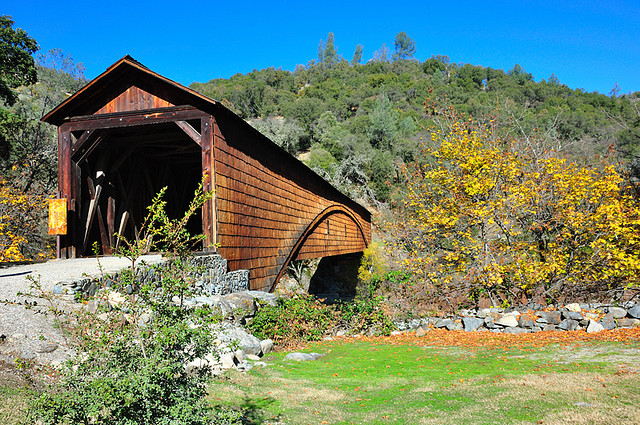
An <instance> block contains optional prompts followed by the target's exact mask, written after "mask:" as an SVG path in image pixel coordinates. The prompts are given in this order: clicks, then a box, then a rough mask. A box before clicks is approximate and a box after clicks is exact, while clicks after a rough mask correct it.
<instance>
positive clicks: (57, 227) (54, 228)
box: [49, 199, 67, 235]
mask: <svg viewBox="0 0 640 425" xmlns="http://www.w3.org/2000/svg"><path fill="white" fill-rule="evenodd" d="M49 234H50V235H66V234H67V200H66V199H49Z"/></svg>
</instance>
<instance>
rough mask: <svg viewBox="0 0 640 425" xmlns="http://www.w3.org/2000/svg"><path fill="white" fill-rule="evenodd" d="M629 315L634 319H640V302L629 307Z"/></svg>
mask: <svg viewBox="0 0 640 425" xmlns="http://www.w3.org/2000/svg"><path fill="white" fill-rule="evenodd" d="M629 316H631V317H633V318H634V319H640V304H636V305H634V306H633V307H631V308H630V309H629Z"/></svg>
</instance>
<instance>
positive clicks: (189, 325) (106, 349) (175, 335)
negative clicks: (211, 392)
mask: <svg viewBox="0 0 640 425" xmlns="http://www.w3.org/2000/svg"><path fill="white" fill-rule="evenodd" d="M162 193H163V192H161V193H160V194H159V195H158V196H157V197H156V198H155V199H154V202H153V205H152V206H151V207H150V208H149V211H150V215H149V218H148V219H147V221H146V222H145V228H146V230H147V231H148V232H149V233H150V234H153V235H154V236H156V237H155V240H156V241H160V242H161V243H162V244H163V246H164V247H170V248H171V251H170V252H165V255H168V256H170V257H171V261H170V262H169V263H168V265H164V266H163V267H158V268H157V269H156V276H158V281H157V283H155V284H153V285H151V284H143V283H141V281H140V279H139V277H138V270H137V269H136V267H135V265H134V264H135V260H136V259H137V258H138V257H139V256H140V254H141V253H143V251H144V249H149V248H150V247H149V246H148V244H147V242H146V240H147V238H146V237H143V238H141V241H140V242H139V243H136V242H131V243H129V242H127V243H125V247H126V249H125V252H124V255H125V256H126V257H127V258H130V259H131V260H132V266H131V268H130V269H128V270H127V271H126V272H124V273H121V274H120V276H119V280H118V281H117V282H115V284H114V285H113V286H112V287H111V288H110V289H109V290H108V291H106V290H104V291H102V302H101V305H102V306H103V307H102V310H99V311H97V312H96V313H95V314H91V313H88V312H83V313H79V314H78V315H77V316H76V317H75V318H72V319H73V320H72V323H75V326H73V330H74V336H75V345H76V346H75V348H76V350H77V352H78V355H77V356H76V357H75V358H74V359H72V360H71V361H69V362H68V364H67V365H66V366H65V367H64V369H63V370H62V371H61V376H60V378H59V380H57V381H56V382H55V383H54V384H53V385H52V386H51V387H50V388H48V390H47V391H46V392H44V393H42V394H41V395H40V397H37V398H35V400H34V401H33V403H32V405H31V409H30V411H29V419H30V420H31V421H32V423H36V422H38V423H42V424H122V425H129V424H131V425H133V424H158V425H161V424H162V425H164V424H167V425H168V424H193V425H196V424H215V423H218V424H240V423H241V422H240V414H239V413H238V412H236V411H232V410H228V409H227V410H219V409H218V410H216V409H215V408H214V407H213V406H211V405H210V404H209V403H208V402H207V401H206V396H207V390H206V386H205V384H206V382H207V379H208V372H209V370H208V368H207V367H202V368H198V369H195V370H190V371H187V369H186V367H185V366H186V364H187V363H189V362H191V361H193V360H195V359H196V358H203V357H204V356H205V355H206V354H208V353H210V352H211V351H212V343H213V341H212V339H213V338H212V335H211V333H210V330H209V325H210V324H211V321H212V319H211V318H212V317H213V316H214V315H213V314H211V313H212V312H211V310H210V308H209V307H206V306H205V307H191V306H187V305H185V304H184V303H183V302H182V300H183V299H184V298H185V297H186V296H188V295H189V291H190V288H191V285H190V282H189V278H188V275H189V267H188V266H187V264H188V262H187V261H186V258H185V253H186V252H188V251H187V250H186V248H185V246H186V244H189V243H191V242H193V241H194V240H196V239H197V238H193V237H191V236H190V235H188V234H187V233H186V232H184V231H183V230H182V226H183V225H184V223H186V222H187V219H186V218H184V219H182V220H180V221H178V220H169V219H168V218H167V216H166V214H164V203H163V202H162V200H161V195H162ZM205 199H206V197H205V196H204V195H202V190H201V188H200V189H199V191H198V192H196V199H195V200H194V203H193V204H192V208H190V209H189V211H187V214H192V213H193V212H194V211H195V210H196V209H197V208H198V206H199V205H201V204H202V202H203V201H204V200H205ZM167 237H171V238H172V239H171V241H170V243H168V240H167ZM98 299H99V298H98ZM108 300H110V301H111V304H109V303H108Z"/></svg>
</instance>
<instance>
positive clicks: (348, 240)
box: [269, 204, 367, 292]
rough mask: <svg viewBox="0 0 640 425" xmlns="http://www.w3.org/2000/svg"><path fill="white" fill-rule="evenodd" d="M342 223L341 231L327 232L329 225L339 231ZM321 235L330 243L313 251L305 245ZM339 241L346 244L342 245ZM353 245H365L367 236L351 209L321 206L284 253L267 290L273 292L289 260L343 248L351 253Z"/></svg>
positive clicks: (342, 249) (329, 229)
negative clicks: (323, 207)
mask: <svg viewBox="0 0 640 425" xmlns="http://www.w3.org/2000/svg"><path fill="white" fill-rule="evenodd" d="M338 217H340V218H341V219H342V220H340V219H338V220H333V223H332V222H331V218H338ZM342 225H344V234H343V235H340V236H338V235H336V234H333V235H332V234H331V229H332V228H333V229H334V232H336V231H337V232H340V230H341V229H340V228H339V227H340V226H342ZM325 228H326V231H325ZM325 232H326V233H325ZM325 235H326V236H327V237H326V238H324V239H325V240H326V241H327V242H328V245H330V246H329V247H327V246H326V245H325V246H324V247H323V248H322V250H321V251H316V250H314V248H313V247H309V246H308V245H310V243H311V242H313V241H314V239H315V242H316V243H317V242H318V240H321V239H322V237H323V236H325ZM343 244H346V245H348V246H343ZM356 246H358V247H361V249H360V250H364V249H365V248H366V247H367V236H366V233H365V229H364V228H363V227H362V224H361V223H360V220H358V218H357V217H356V216H355V215H354V214H353V212H351V211H350V210H349V209H348V208H346V207H344V206H343V205H339V204H334V205H331V206H329V207H327V208H325V209H324V210H323V211H322V212H321V213H320V214H318V215H317V216H316V217H315V218H314V219H313V220H312V221H311V222H310V223H309V224H308V225H307V227H306V228H305V229H304V230H303V231H302V232H301V233H300V235H299V237H298V238H297V241H296V243H295V244H294V245H293V247H292V248H291V249H290V251H289V253H288V254H287V256H286V259H285V261H284V263H283V264H282V266H281V268H280V270H279V271H278V274H277V275H276V277H275V279H274V281H273V284H272V285H271V288H270V290H269V291H270V292H273V291H274V290H275V288H276V286H277V285H278V282H279V281H280V278H281V277H282V275H283V274H284V272H285V271H286V270H287V267H289V264H291V262H292V261H293V260H296V259H298V260H301V259H311V258H319V257H324V256H328V255H340V254H342V253H343V252H342V251H344V253H352V252H354V247H356ZM305 247H307V249H305ZM332 248H333V249H332ZM357 249H358V248H357V247H356V248H355V250H357ZM316 252H318V253H320V252H322V255H316V254H315V253H316ZM328 252H333V254H327V253H328Z"/></svg>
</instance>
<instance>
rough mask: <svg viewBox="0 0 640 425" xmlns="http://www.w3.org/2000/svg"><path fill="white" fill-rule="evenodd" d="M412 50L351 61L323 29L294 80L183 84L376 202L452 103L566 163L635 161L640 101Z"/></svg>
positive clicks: (400, 43) (291, 75) (270, 73)
mask: <svg viewBox="0 0 640 425" xmlns="http://www.w3.org/2000/svg"><path fill="white" fill-rule="evenodd" d="M415 51H416V46H415V43H414V42H413V41H412V40H411V39H410V38H409V37H408V36H407V35H406V34H405V33H400V34H398V35H397V36H396V40H395V43H394V48H393V49H388V48H387V47H386V46H383V47H382V48H381V49H379V50H378V51H377V52H375V54H374V57H373V58H372V59H370V60H364V59H363V58H362V46H358V48H356V51H355V52H354V54H353V57H352V59H351V60H350V61H348V60H347V59H345V58H344V57H343V56H342V55H341V54H340V53H339V52H338V51H337V50H336V47H335V41H334V37H333V34H331V33H329V35H328V37H327V40H326V42H323V41H321V42H320V45H319V48H318V58H317V59H316V60H312V61H310V62H309V63H308V64H307V65H298V66H297V67H296V69H295V70H294V71H293V72H290V71H286V70H282V69H275V68H267V69H262V70H254V71H253V72H250V73H248V74H246V75H244V74H237V75H234V76H232V77H231V78H229V79H214V80H211V81H209V82H206V83H193V84H192V85H191V88H193V89H195V90H197V91H199V92H201V93H203V94H205V95H206V96H209V97H211V98H213V99H216V100H218V101H221V102H223V103H224V104H225V105H226V106H228V107H229V108H231V109H232V110H233V111H235V112H236V113H237V114H239V115H240V116H242V117H243V118H245V119H247V120H248V121H249V122H250V123H251V124H252V125H253V126H255V127H256V128H257V129H259V130H260V131H262V132H263V133H265V134H267V135H268V136H270V137H271V138H272V139H273V140H274V141H276V142H277V143H278V144H280V145H281V146H283V147H284V148H285V149H286V150H288V151H289V152H291V153H297V154H298V155H300V157H301V158H302V159H303V160H304V161H305V162H306V163H307V164H308V165H309V166H310V167H312V168H314V169H315V170H316V171H318V172H319V173H320V174H322V175H324V176H325V177H326V178H327V179H329V180H330V181H332V182H333V183H334V184H335V185H336V186H338V187H339V188H340V189H342V190H344V191H346V192H348V193H349V194H351V195H353V196H359V197H361V198H362V199H364V200H366V201H367V202H372V203H376V202H379V201H381V202H384V201H388V200H389V197H390V193H391V187H392V185H393V184H398V183H401V179H400V177H399V174H398V172H397V171H398V169H399V165H400V164H402V163H407V162H411V161H412V160H413V159H414V158H415V155H416V152H417V150H418V145H419V141H420V139H421V138H422V137H424V136H425V134H426V133H427V132H426V128H427V127H428V126H429V125H431V124H433V123H434V121H433V117H434V116H437V114H438V113H439V112H440V109H442V108H446V107H449V106H451V107H453V108H455V109H457V110H458V111H460V112H462V113H465V114H467V115H469V116H473V117H475V118H481V117H487V118H488V119H491V120H492V121H493V122H494V123H497V125H498V126H499V128H500V131H501V132H502V134H503V135H504V136H505V137H508V136H511V137H521V136H523V135H527V136H529V135H535V136H536V138H537V140H538V142H544V144H545V146H546V147H548V148H552V149H556V150H558V151H560V152H561V153H562V154H564V155H568V156H570V157H574V158H582V159H586V160H587V161H588V160H589V159H590V158H593V157H594V155H598V154H604V153H606V152H607V151H608V150H609V149H610V148H613V149H614V150H615V152H616V154H617V155H618V157H619V159H620V160H622V161H624V162H625V163H626V164H627V165H631V164H633V163H634V161H635V160H637V158H638V155H640V150H639V147H640V137H639V136H640V133H639V131H638V123H639V120H640V114H639V113H638V100H639V99H640V93H633V94H624V95H621V94H620V93H617V91H616V89H613V90H612V91H611V93H610V94H609V95H605V94H599V93H587V92H584V91H583V90H581V89H572V88H569V87H567V86H566V85H564V84H562V83H561V82H560V81H559V80H558V78H556V77H555V76H554V75H551V76H549V77H548V78H547V79H543V80H541V81H535V80H534V78H533V76H532V75H531V74H530V73H527V72H526V71H525V70H524V69H523V68H522V67H521V66H519V65H517V64H515V65H514V66H513V68H511V69H510V70H508V71H506V72H505V71H503V70H500V69H493V68H491V67H488V66H481V65H472V64H466V63H452V62H451V61H450V60H449V58H448V57H447V56H440V55H437V56H432V57H431V58H429V59H427V60H425V61H424V62H421V61H419V60H416V59H414V58H413V56H414V54H415ZM487 65H490V64H487ZM389 183H391V186H390V185H389Z"/></svg>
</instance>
